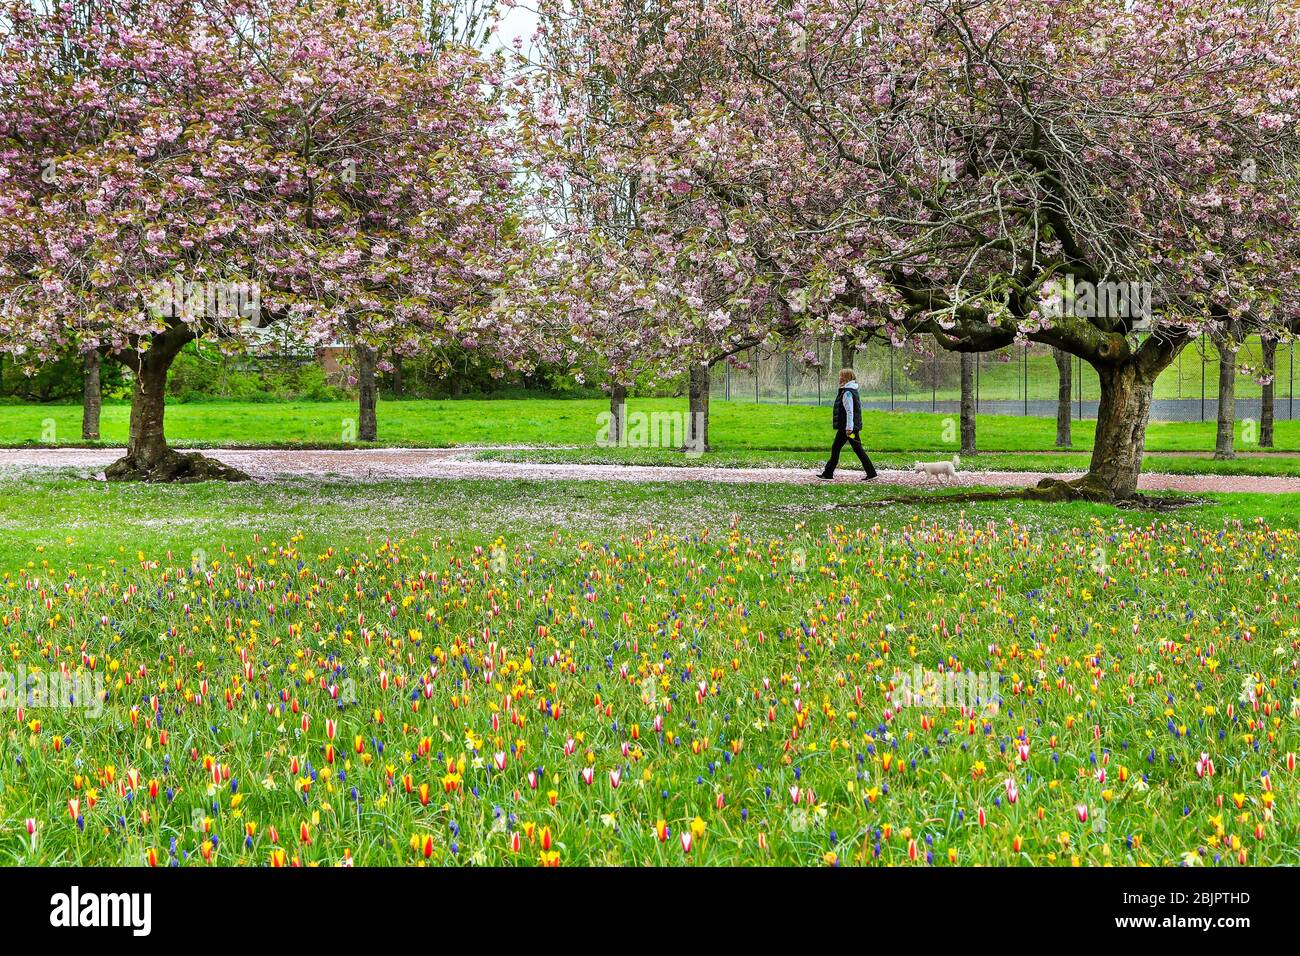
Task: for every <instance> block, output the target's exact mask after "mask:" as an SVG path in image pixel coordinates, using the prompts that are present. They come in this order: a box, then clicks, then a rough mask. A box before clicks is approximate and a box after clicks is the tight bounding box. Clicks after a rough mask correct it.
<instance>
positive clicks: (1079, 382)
mask: <svg viewBox="0 0 1300 956" xmlns="http://www.w3.org/2000/svg"><path fill="white" fill-rule="evenodd" d="M1078 365H1079V368H1078V371H1076V372H1075V375H1074V379H1075V382H1076V384H1075V388H1074V393H1075V394H1076V395H1078V396H1079V421H1083V356H1082V355H1080V356H1078Z"/></svg>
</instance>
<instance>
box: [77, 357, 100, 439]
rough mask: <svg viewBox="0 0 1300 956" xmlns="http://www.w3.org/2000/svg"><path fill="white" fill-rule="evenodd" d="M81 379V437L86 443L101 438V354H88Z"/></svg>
mask: <svg viewBox="0 0 1300 956" xmlns="http://www.w3.org/2000/svg"><path fill="white" fill-rule="evenodd" d="M84 369H85V372H84V374H83V376H82V379H81V437H82V438H83V439H84V440H85V441H95V440H96V439H98V438H99V409H100V406H101V405H103V401H104V399H103V395H102V393H101V392H100V388H99V353H98V352H87V353H86V355H85V363H84Z"/></svg>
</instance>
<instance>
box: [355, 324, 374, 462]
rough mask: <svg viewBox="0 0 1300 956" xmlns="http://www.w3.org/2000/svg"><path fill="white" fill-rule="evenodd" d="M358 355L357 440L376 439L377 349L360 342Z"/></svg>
mask: <svg viewBox="0 0 1300 956" xmlns="http://www.w3.org/2000/svg"><path fill="white" fill-rule="evenodd" d="M356 355H357V404H358V409H357V440H358V441H376V440H377V439H378V437H379V425H378V422H377V420H376V418H375V403H376V401H377V400H378V391H379V390H378V389H377V388H376V387H375V350H374V349H372V348H371V347H370V346H369V345H366V344H365V343H364V342H358V343H357V346H356Z"/></svg>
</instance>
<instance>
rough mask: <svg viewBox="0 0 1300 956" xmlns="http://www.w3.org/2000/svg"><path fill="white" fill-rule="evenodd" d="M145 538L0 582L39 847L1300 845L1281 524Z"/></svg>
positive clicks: (1046, 854)
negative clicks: (965, 684)
mask: <svg viewBox="0 0 1300 956" xmlns="http://www.w3.org/2000/svg"><path fill="white" fill-rule="evenodd" d="M123 558H124V560H113V561H105V562H103V563H83V564H80V565H78V566H76V567H72V568H61V569H56V567H55V566H53V565H52V564H51V563H50V562H49V561H48V560H47V561H41V560H39V556H36V555H33V560H31V561H29V562H27V563H26V566H25V567H21V568H13V569H10V570H8V571H7V572H4V573H2V574H0V630H2V632H3V635H4V645H5V646H4V651H5V652H4V655H3V667H4V670H3V671H2V672H0V728H2V729H3V733H2V734H0V820H2V822H3V829H2V830H0V860H2V861H3V862H5V863H7V864H42V865H50V864H90V865H94V864H107V865H148V866H178V865H180V866H206V865H215V866H226V865H238V866H273V867H275V866H313V865H331V866H332V865H352V864H357V865H442V866H446V865H451V866H457V865H475V864H477V865H492V866H500V865H509V866H513V865H520V866H539V865H540V866H543V867H549V866H574V865H579V866H581V865H607V864H626V865H647V864H648V865H667V866H698V865H737V864H739V865H816V866H826V865H830V866H850V865H912V866H950V865H958V866H963V865H979V864H991V865H1105V864H1116V865H1126V864H1149V865H1206V866H1210V865H1222V866H1239V865H1260V864H1277V863H1296V862H1300V849H1297V847H1298V846H1300V840H1298V839H1297V825H1298V824H1300V800H1298V797H1300V777H1298V776H1297V773H1296V752H1297V751H1300V733H1298V732H1297V726H1298V725H1300V699H1297V693H1296V668H1297V654H1298V652H1297V648H1298V647H1300V610H1298V609H1297V602H1300V586H1298V585H1297V580H1296V569H1297V535H1296V532H1295V531H1294V530H1293V529H1285V528H1274V527H1270V526H1269V525H1268V524H1266V523H1264V522H1263V521H1256V522H1253V523H1250V522H1244V523H1243V522H1233V521H1225V522H1223V523H1222V524H1221V525H1218V526H1212V527H1206V526H1198V525H1196V524H1189V523H1183V522H1179V521H1166V520H1162V519H1151V520H1148V519H1145V518H1143V519H1140V520H1138V521H1137V522H1136V523H1134V521H1133V520H1131V519H1126V518H1124V517H1106V518H1093V519H1091V520H1088V521H1084V522H1083V523H1081V524H1080V525H1079V526H1078V527H1074V528H1066V529H1061V530H1055V531H1053V532H1052V533H1050V534H1048V533H1043V532H1041V531H1040V530H1036V529H1035V528H1034V527H1033V526H1032V525H1031V524H1026V523H1023V522H1019V521H1017V520H1014V519H1003V520H980V521H977V522H975V521H970V520H966V519H964V518H963V519H960V520H959V519H957V518H956V517H951V518H945V519H937V520H928V519H920V518H914V519H912V520H910V521H904V522H899V523H896V524H893V525H891V526H890V527H888V528H886V527H883V526H882V525H880V524H875V525H872V526H853V527H846V526H832V527H827V528H826V529H825V530H824V533H823V532H814V531H813V530H812V529H811V528H809V527H808V526H805V525H798V526H796V527H794V528H793V529H792V530H791V531H790V532H789V533H788V534H785V535H783V536H774V537H770V538H760V537H754V536H750V535H748V534H746V533H744V532H743V531H742V530H741V529H740V528H738V527H732V528H730V529H728V528H723V529H721V530H717V529H714V530H705V529H700V530H699V531H698V533H695V534H689V535H684V534H675V533H671V532H668V531H662V530H658V529H655V528H653V527H647V528H645V529H643V530H641V531H638V532H636V533H627V534H621V535H618V536H615V537H612V538H611V540H609V541H607V542H603V543H599V542H593V541H587V540H581V539H579V538H571V537H569V536H567V535H562V534H560V533H554V534H552V535H551V536H550V537H549V538H544V539H542V540H538V541H533V542H526V541H520V542H511V541H510V540H509V539H507V538H499V539H497V541H496V543H495V544H494V545H490V546H488V545H473V544H468V543H462V542H460V541H458V540H456V539H452V538H447V537H431V536H427V535H421V534H419V533H416V534H412V535H410V536H408V537H400V538H398V537H392V538H389V539H387V540H375V541H371V542H369V543H366V544H365V546H364V547H358V546H356V545H355V544H351V545H343V544H339V545H337V546H335V547H317V546H316V545H315V544H314V543H313V544H312V545H309V544H308V543H307V539H306V538H305V536H304V535H302V534H294V535H292V536H289V537H288V538H287V539H284V540H270V539H268V538H266V537H265V536H260V535H253V534H251V533H250V534H249V535H248V536H247V541H246V543H245V544H244V545H243V546H241V547H237V548H236V547H229V546H223V547H221V548H220V549H219V550H216V551H214V553H212V554H203V553H199V552H196V554H195V555H193V556H184V555H173V554H172V553H168V552H164V553H159V554H150V553H148V552H147V551H140V552H138V553H136V554H134V555H130V554H127V555H124V556H123ZM191 558H192V560H191ZM918 675H921V677H920V679H921V684H922V686H918V685H917V679H918ZM975 675H978V677H979V679H978V680H977V681H974V680H972V681H971V682H970V684H971V685H972V686H978V687H979V688H980V689H981V690H980V693H979V694H978V695H970V696H968V697H962V696H961V695H960V694H958V695H955V696H954V695H952V694H948V693H944V694H935V693H930V692H929V691H932V690H933V689H934V688H935V687H944V688H948V689H951V687H952V686H953V685H954V679H958V680H957V683H958V685H960V683H961V681H960V680H959V678H961V677H962V676H966V677H973V676H975Z"/></svg>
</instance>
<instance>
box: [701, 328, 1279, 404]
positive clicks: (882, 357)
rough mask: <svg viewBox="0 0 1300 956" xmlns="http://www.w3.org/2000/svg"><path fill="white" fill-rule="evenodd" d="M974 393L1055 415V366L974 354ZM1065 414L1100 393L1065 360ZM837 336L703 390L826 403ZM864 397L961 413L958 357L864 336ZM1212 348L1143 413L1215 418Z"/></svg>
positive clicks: (1255, 397)
mask: <svg viewBox="0 0 1300 956" xmlns="http://www.w3.org/2000/svg"><path fill="white" fill-rule="evenodd" d="M1295 353H1296V348H1295V343H1293V342H1292V343H1282V344H1279V345H1278V346H1277V351H1276V356H1275V359H1274V362H1275V368H1274V375H1273V387H1274V415H1275V417H1276V418H1277V419H1279V420H1285V419H1294V418H1295V417H1296V414H1297V408H1296V404H1297V403H1296V354H1295ZM975 361H976V365H975V396H976V406H977V410H978V411H979V412H980V413H981V414H994V415H1027V416H1035V415H1036V416H1044V417H1052V418H1054V417H1056V414H1057V408H1058V401H1059V389H1060V381H1061V378H1060V372H1059V370H1058V368H1057V364H1056V360H1055V357H1054V356H1053V354H1052V350H1051V349H1050V348H1049V347H1047V346H1044V345H1037V344H1033V345H1028V346H1016V347H1012V348H1008V349H1002V350H1000V351H997V352H986V353H981V354H978V355H976V358H975ZM1069 362H1070V405H1071V414H1072V417H1074V418H1078V419H1087V418H1096V416H1097V402H1098V399H1099V397H1100V391H1099V386H1098V382H1097V375H1096V372H1094V371H1093V370H1092V368H1091V367H1090V366H1089V365H1088V364H1087V363H1085V362H1083V361H1082V360H1080V359H1078V358H1074V357H1070V359H1069ZM840 367H841V361H840V343H839V342H838V341H825V342H819V343H817V344H816V345H814V346H813V348H811V349H809V350H806V351H800V352H786V351H764V350H761V349H753V350H750V351H749V352H744V353H741V354H739V355H737V356H735V357H734V358H733V360H732V361H731V362H728V363H719V364H718V365H715V366H714V367H713V369H712V373H711V381H710V385H711V395H712V397H713V398H716V399H724V400H729V401H737V402H745V401H751V402H758V403H762V402H769V403H778V404H786V405H828V404H830V403H831V402H832V401H833V400H834V398H835V393H836V386H837V382H838V376H839V370H840ZM1263 367H1264V355H1263V347H1262V344H1261V342H1260V340H1259V339H1258V338H1251V339H1248V340H1247V341H1246V342H1245V343H1243V345H1242V347H1241V349H1240V351H1239V352H1238V353H1237V371H1238V374H1237V378H1236V383H1235V384H1236V402H1237V418H1238V419H1245V418H1258V417H1259V415H1260V411H1261V408H1262V396H1263V387H1264V386H1263V378H1264V376H1263V375H1262V369H1263ZM853 369H854V371H855V372H856V374H857V379H858V388H859V392H860V394H861V396H862V403H863V405H864V406H865V407H867V408H872V409H884V410H893V411H910V412H942V413H945V414H950V413H954V412H958V411H960V401H961V359H960V356H959V355H957V354H956V353H952V352H943V351H939V352H937V353H936V352H933V351H929V350H926V349H925V348H923V347H922V345H921V344H919V343H913V342H908V343H905V344H903V345H901V346H893V345H889V344H886V343H883V342H872V343H871V344H870V345H869V346H868V347H867V348H865V349H861V350H858V351H856V352H855V353H854V355H853ZM1218 391H1219V353H1218V350H1217V349H1215V347H1214V345H1213V344H1212V343H1211V342H1209V341H1207V340H1206V339H1205V338H1204V337H1201V338H1200V339H1198V340H1197V341H1196V342H1195V343H1194V344H1192V345H1191V346H1188V347H1187V348H1185V349H1184V350H1183V351H1182V353H1181V354H1180V355H1179V357H1178V359H1177V361H1175V362H1174V363H1173V364H1172V365H1171V366H1170V367H1169V368H1168V369H1166V370H1165V372H1164V373H1163V374H1162V375H1161V376H1160V378H1159V380H1158V381H1157V382H1156V390H1155V400H1154V401H1153V403H1152V412H1151V417H1152V419H1154V420H1157V421H1185V422H1192V421H1213V420H1215V419H1216V418H1217V417H1218Z"/></svg>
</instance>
